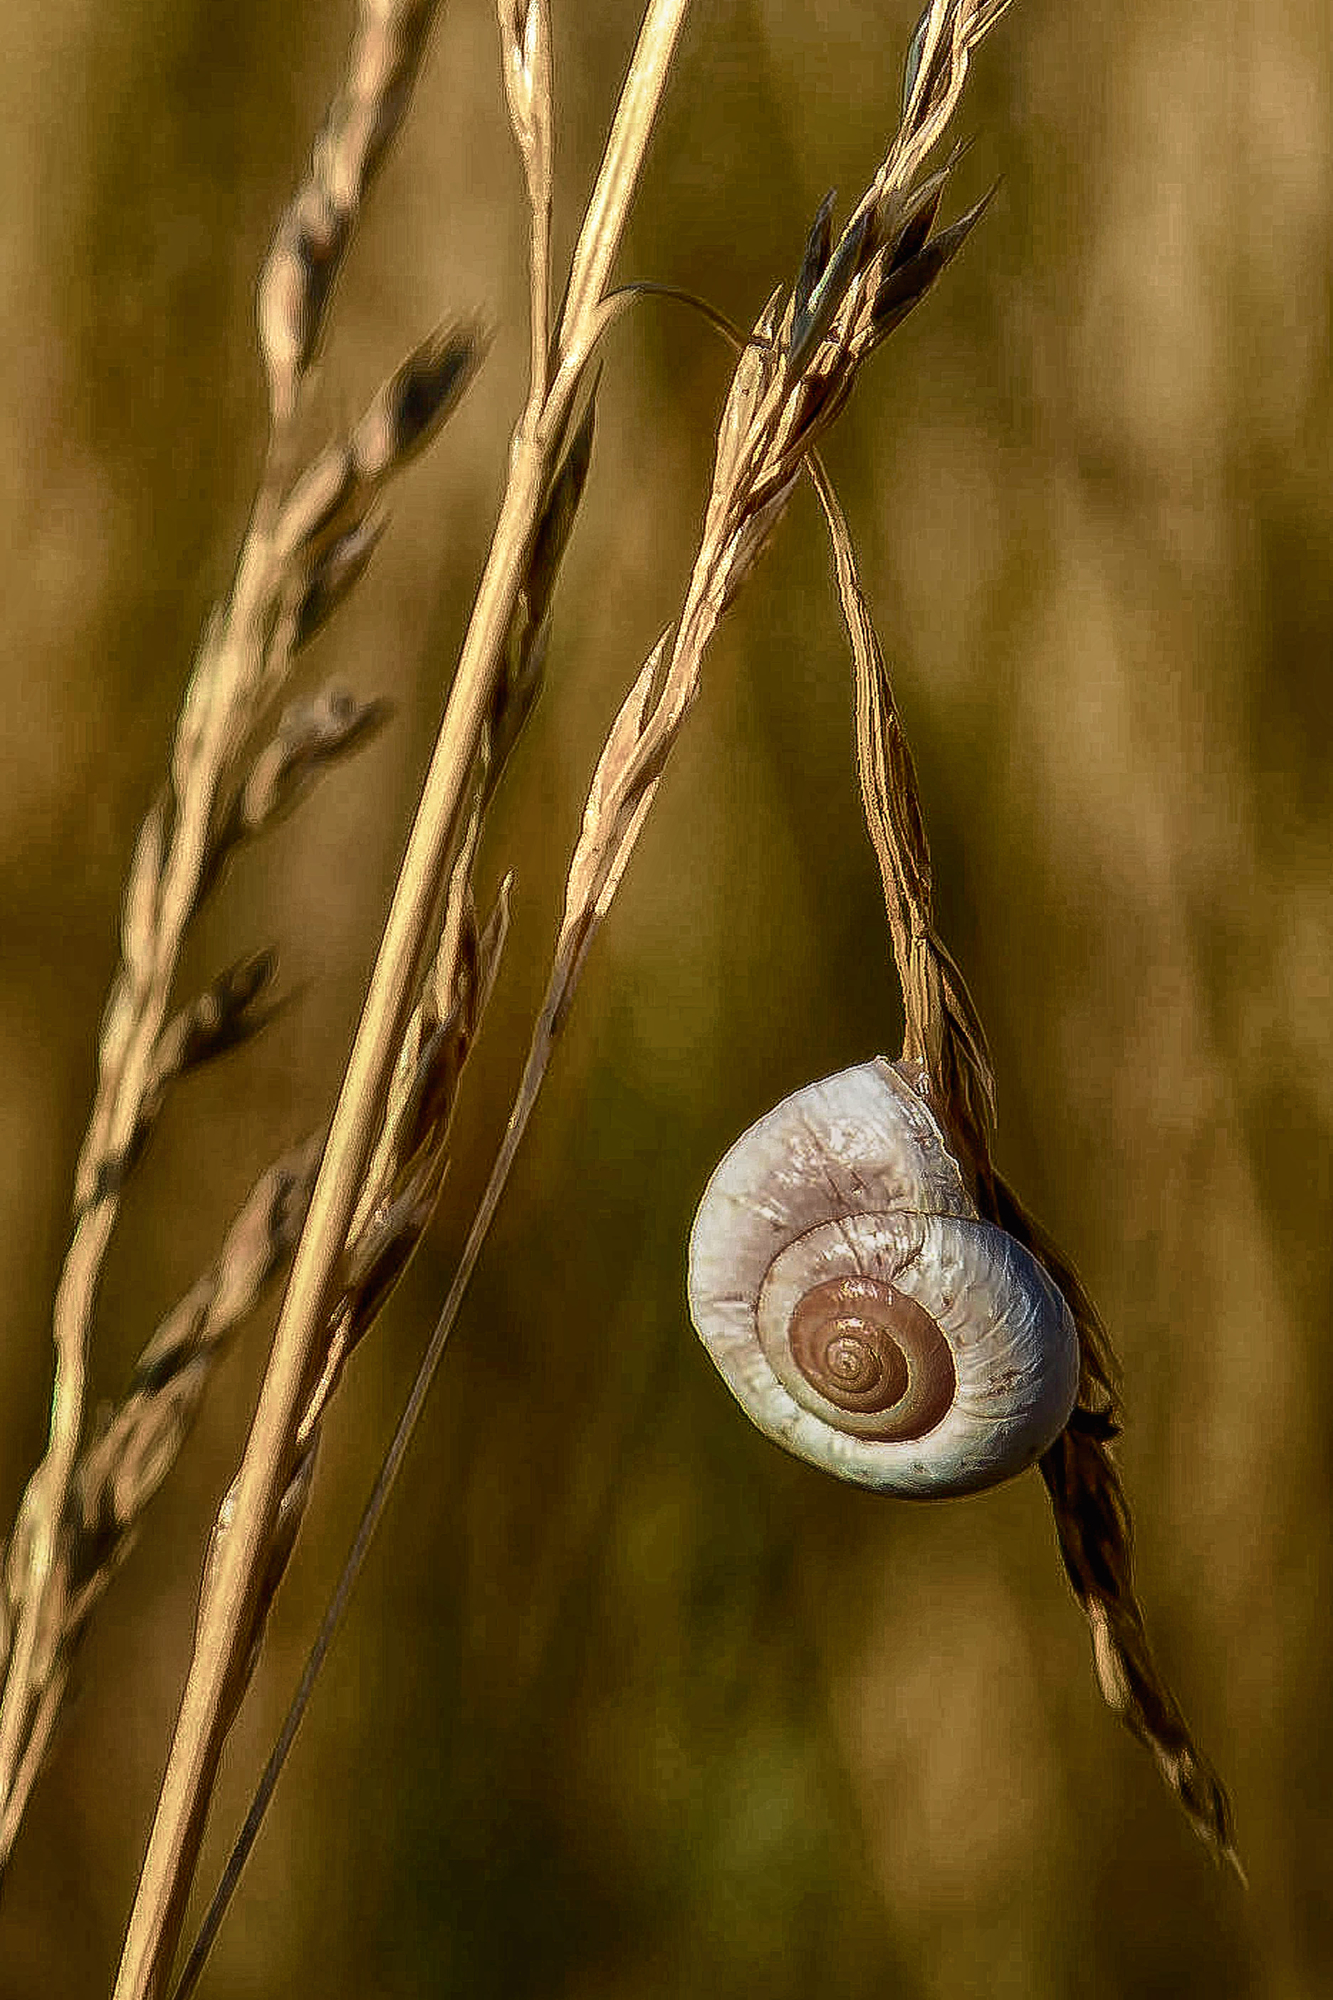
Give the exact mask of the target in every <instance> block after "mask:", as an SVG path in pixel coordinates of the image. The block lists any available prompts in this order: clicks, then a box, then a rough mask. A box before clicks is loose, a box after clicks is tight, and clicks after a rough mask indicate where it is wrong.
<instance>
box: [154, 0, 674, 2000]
mask: <svg viewBox="0 0 1333 2000" xmlns="http://www.w3.org/2000/svg"><path fill="white" fill-rule="evenodd" d="M685 13H686V0H651V4H650V5H649V6H648V9H647V11H646V13H645V16H644V20H643V24H642V27H641V29H640V33H639V38H638V42H637V44H636V48H635V52H634V56H633V58H632V61H631V65H630V71H629V75H628V77H627V79H626V83H625V86H624V89H623V91H622V94H621V99H620V103H619V106H618V108H617V113H616V117H615V120H614V121H613V125H612V131H611V137H610V139H609V141H608V144H607V150H606V154H605V157H604V160H603V164H602V169H601V171H600V173H599V176H598V183H597V187H596V189H595V191H594V196H593V201H592V203H591V205H590V209H589V213H588V217H587V218H586V219H585V225H584V229H583V231H582V233H581V235H580V239H579V244H578V246H577V248H576V251H575V256H574V263H573V266H572V271H571V281H570V287H569V291H568V293H567V295H566V304H565V310H564V313H563V315H562V318H561V326H560V332H559V336H558V350H559V354H558V363H557V366H556V368H555V370H554V373H553V377H552V381H551V384H550V387H549V390H548V391H547V393H546V394H545V395H544V397H543V396H540V394H539V388H538V384H537V383H535V382H534V384H533V385H532V388H531V391H530V395H529V401H528V407H527V409H526V411H525V413H524V416H523V419H522V420H521V422H520V424H519V427H518V431H517V432H516V435H515V439H514V447H513V451H512V454H511V460H510V476H509V482H508V486H507V489H506V493H505V497H504V500H503V502H502V505H501V509H500V517H499V521H498V524H497V527H496V530H495V535H494V539H493V541H492V546H491V552H490V556H489V558H488V560H487V563H486V566H485V570H484V573H483V576H482V579H481V583H480V585H479V588H478V592H477V598H476V602H475V604H474V607H473V614H472V618H471V621H470V624H469V627H468V632H467V635H466V637H465V639H464V643H463V648H462V652H461V655H460V658H459V664H458V669H457V673H456V675H455V679H454V684H453V689H452V691H451V694H450V698H449V703H448V706H447V708H446V711H445V716H444V720H443V722H442V724H441V729H440V734H439V737H438V740H437V743H436V747H435V752H434V755H433V757H432V760H431V765H430V769H429V771H428V773H427V777H426V782H425V787H424V789H423V793H422V798H421V803H420V806H419V808H418V812H417V816H416V820H415V822H414V825H413V829H412V833H411V836H410V838H409V842H408V848H407V853H406V856H405V858H404V863H403V868H402V872H401V874H400V877H399V882H398V887H397V889H396V891H395V894H394V897H393V902H392V905H391V908H390V911H389V916H388V920H387V923H386V927H385V933H384V938H383V941H382V943H381V947H380V952H379V956H378V958H377V960H376V964H375V969H374V972H373V973H372V976H371V981H370V987H369V991H368V994H367V998H366V1003H365V1007H364V1010H363V1013H362V1018H361V1023H360V1026H359V1028H358V1031H357V1035H356V1040H355V1043H354V1046H353V1049H352V1053H351V1057H350V1060H349V1063H348V1067H347V1072H346V1075H345V1078H344V1084H343V1089H342V1091H341V1093H340V1096H339V1100H338V1104H337V1106H336V1107H335V1110H334V1114H333V1122H332V1126H331V1129H330V1134H329V1141H328V1145H327V1148H326V1151H325V1156H324V1160H323V1163H322V1165H321V1169H320V1173H319V1176H318V1179H317V1181H316V1186H315V1191H314V1195H313V1198H312V1201H311V1206H310V1214H309V1218H308V1221H307V1225H306V1229H305V1231H304V1233H303V1236H302V1239H301V1242H300V1244H299V1245H298V1247H297V1252H296V1256H295V1259H294V1263H293V1269H292V1276H291V1281H290V1284H289V1286H288V1291H287V1296H286V1299H285V1301H284V1305H283V1309H282V1313H281V1315H280V1318H279V1323H278V1328H277V1332H276V1334H275V1337H274V1344H273V1352H272V1356H271V1359H270V1365H269V1368H268V1371H267V1374H266V1376H265V1379H264V1384H263V1387H262V1389H261V1392H260V1397H259V1404H258V1408H257V1410H256V1414H255V1419H254V1424H253V1427H252V1430H251V1434H250V1439H249V1442H248V1444H247V1447H246V1452H245V1456H244V1459H243V1461H242V1465H241V1469H240V1472H239V1474H238V1477H237V1482H236V1485H235V1488H234V1507H233V1511H232V1514H231V1518H230V1520H229V1522H228V1525H227V1529H226V1533H225V1535H224V1536H223V1537H222V1538H221V1541H220V1545H219V1549H218V1552H217V1560H216V1567H215V1571H214V1574H213V1577H212V1581H211V1584H210V1588H209V1590H208V1592H207V1594H206V1598H205V1601H204V1602H203V1604H202V1606H201V1613H200V1628H199V1633H198V1639H197V1643H196V1647H195V1652H194V1657H193V1660H192V1663H191V1668H190V1674H189V1678H188V1680H187V1683H186V1688H185V1693H184V1696H183V1699H182V1705H181V1713H180V1718H179V1721H178V1724H177V1730H176V1736H175V1740H174V1742H173V1746H172V1751H171V1755H170V1758H169V1761H168V1765H167V1771H166V1776H165V1778H164V1780H163V1787H162V1794H161V1798H160V1800H159V1806H158V1812H157V1815H156V1818H155V1820H154V1825H153V1830H152V1833H151V1835H150V1839H149V1848H148V1854H147V1857H146V1859H145V1863H144V1869H143V1874H142V1876H141V1879H140V1887H139V1894H138V1896H137V1898H136V1902H135V1908H134V1912H133V1914H132V1916H131V1920H130V1927H129V1934H128V1937H127V1940H126V1946H125V1953H124V1956H123V1959H122V1963H121V1968H120V1973H119V1976H118V1979H117V1983H116V1994H117V2000H129V1996H131V1995H134V1996H136V2000H137V1996H144V1995H149V1994H155V1993H159V1992H161V1990H162V1988H163V1984H164V1982H165V1980H166V1977H167V1975H168V1972H169V1968H170V1964H171V1960H172V1958H173V1956H174V1951H175V1945H176V1940H177V1936H178V1933H179V1927H180V1921H181V1915H182V1912H183V1908H184V1903H185V1899H186V1897H187V1895H188V1893H189V1885H190V1882H191V1880H192V1877H193V1873H194V1868H195V1864H196V1860H197V1854H198V1845H199V1840H200V1838H201V1835H202V1830H203V1824H204V1819H205V1816H206V1813H207V1806H208V1799H209V1795H210V1793H211V1790H212V1785H213V1779H214V1775H215V1773H216V1769H217V1763H218V1759H219V1757H220V1755H221V1749H222V1743H223V1739H224V1737H225V1735H226V1731H227V1727H228V1724H229V1720H230V1714H231V1704H232V1700H233V1695H234V1690H235V1688H236V1686H237V1682H238V1678H239V1677H240V1675H241V1673H242V1670H243V1664H244V1658H245V1655H246V1653H247V1651H248V1648H249V1645H250V1643H251V1635H252V1633H253V1631H254V1629H255V1623H256V1613H257V1609H258V1607H259V1604H260V1602H261V1600H262V1597H263V1592H264V1580H265V1576H266V1573H267V1569H268V1563H269V1550H270V1548H271V1545H272V1543H273V1539H274V1535H275V1532H276V1530H277V1527H278V1520H279V1511H280V1508H281V1505H282V1497H283V1494H284V1492H285V1491H286V1490H287V1486H288V1483H289V1481H290V1479H291V1477H292V1472H293V1466H294V1456H293V1454H294V1451H295V1447H296V1438H297V1433H298V1431H299V1429H300V1425H301V1419H302V1414H303V1409H304V1403H305V1398H306V1396H307V1394H308V1390H309V1384H310V1382H311V1380H312V1378H313V1377H314V1376H316V1375H317V1374H318V1372H319V1370H318V1355H319V1349H320V1342H321V1334H322V1329H323V1328H324V1326H325V1325H326V1323H327V1320H328V1316H329V1312H330V1309H331V1307H332V1304H333V1300H334V1296H335V1292H336V1288H337V1283H338V1271H339V1266H340V1263H341V1260H342V1257H343V1254H344V1249H345V1245H346V1242H347V1235H348V1229H349V1226H350V1224H351V1221H352V1217H353V1214H354V1213H355V1210H356V1206H357V1203H358V1200H359V1197H360V1188H361V1183H362V1180H363V1176H364V1172H365V1168H366V1165H367V1163H368V1160H369V1157H370V1154H371V1150H372V1148H373V1146H374V1143H375V1140H376V1136H377V1133H378V1130H379V1128H380V1125H381V1121H382V1114H383V1108H384V1103H385V1100H386V1096H387V1091H388V1087H389V1083H390V1078H391V1072H392V1069H393V1065H394V1063H395V1061H396V1059H397V1056H398V1053H399V1049H400V1046H401V1038H402V1030H403V1027H404V1025H405V1021H406V1016H407V1013H408V1009H409V1006H410V1001H411V994H412V991H413V987H414V984H415V981H416V977H417V969H418V966H419V964H420V961H421V958H422V955H423V951H424V948H425V942H426V936H427V932H428V929H429V925H430V921H431V915H432V912H433V910H434V909H435V907H436V906H437V903H438V899H439V896H440V893H441V890H442V887H443V885H444V883H445V882H446V881H447V879H448V877H449V874H450V872H451V870H452V868H453V866H454V864H455V862H456V861H457V858H458V855H459V853H460V851H461V850H462V847H463V843H464V837H465V831H466V822H467V816H468V813H469V811H470V801H471V797H472V793H473V790H474V786H475V784H476V782H477V775H476V774H477V772H478V769H479V764H480V760H482V759H483V758H484V757H485V755H486V750H487V739H488V735H489V730H490V723H491V719H492V716H493V714H494V707H495V700H496V694H497V690H498V689H499V688H500V687H501V686H502V685H503V683H504V679H505V673H506V649H507V642H508V638H509V634H510V632H511V629H512V626H513V620H514V615H515V610H516V607H517V605H518V602H519V599H520V596H521V594H522V592H523V589H524V585H525V582H526V580H527V577H528V573H529V568H530V563H531V558H532V556H533V552H534V547H535V545H536V542H537V538H538V533H539V529H540V526H541V523H542V521H543V518H544V516H545V513H546V509H547V506H548V503H549V500H550V497H551V489H552V485H553V482H554V481H555V479H556V475H557V472H558V468H559V467H560V465H561V462H562V460H563V459H564V457H565V454H566V449H567V444H568V432H569V427H570V420H571V417H572V415H573V411H574V405H575V402H576V399H577V396H578V393H579V390H580V388H581V387H582V386H583V385H584V377H585V374H586V370H587V365H588V362H589V359H590V357H591V354H592V351H593V347H594V344H595V339H596V333H597V326H596V311H597V308H598V307H599V305H600V302H601V296H602V291H603V289H604V286H605V282H606V278H607V276H608V274H609V272H610V269H611V266H612V264H613V262H614V259H615V254H616V250H617V248H618V245H619V242H620V238H621V235H622V233H623V230H624V226H625V222H626V220H627V218H628V212H629V206H630V202H631V200H632V196H633V191H634V188H635V186H636V184H637V180H638V174H639V170H640V166H641V164H642V160H643V157H644V154H645V152H646V149H647V144H648V139H649V136H650V133H651V130H652V123H653V119H654V116H655V113H656V110H657V106H658V103H659V101H660V98H661V93H662V90H663V88H664V87H665V81H666V77H667V74H668V73H669V70H670V66H671V60H672V56H673V53H674V49H675V44H676V40H677V37H678V35H679V32H680V29H681V26H682V24H683V21H684V17H685ZM538 81H539V79H537V78H536V76H535V73H534V88H536V86H537V83H538Z"/></svg>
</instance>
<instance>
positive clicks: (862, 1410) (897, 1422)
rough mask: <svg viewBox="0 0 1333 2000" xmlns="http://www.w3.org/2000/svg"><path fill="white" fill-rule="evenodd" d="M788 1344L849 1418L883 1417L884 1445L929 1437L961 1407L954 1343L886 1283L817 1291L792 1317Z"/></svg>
mask: <svg viewBox="0 0 1333 2000" xmlns="http://www.w3.org/2000/svg"><path fill="white" fill-rule="evenodd" d="M788 1338H789V1340H790V1342H791V1351H792V1358H793V1359H794V1360H795V1362H796V1365H797V1367H798V1368H799V1369H800V1371H801V1373H802V1375H803V1376H804V1377H805V1379H806V1381H807V1382H808V1383H809V1384H810V1386H811V1388H812V1389H817V1390H818V1391H819V1394H820V1395H821V1396H823V1397H824V1398H825V1399H826V1400H827V1401H828V1402H830V1403H833V1404H835V1405H836V1407H837V1408H838V1409H840V1410H846V1411H847V1412H848V1414H849V1415H854V1416H877V1415H880V1414H881V1413H882V1414H883V1422H882V1423H879V1424H876V1425H875V1427H874V1435H875V1436H876V1437H880V1438H884V1439H886V1440H893V1439H906V1438H917V1437H924V1436H925V1434H926V1432H927V1431H931V1430H934V1428H935V1426H936V1424H938V1423H939V1422H940V1420H941V1418H943V1417H944V1415H945V1414H946V1412H947V1411H948V1408H949V1405H950V1403H951V1402H952V1401H953V1396H954V1390H955V1387H956V1384H957V1377H956V1374H955V1371H954V1364H953V1355H952V1354H951V1353H950V1351H949V1344H948V1342H947V1341H946V1340H945V1338H944V1336H943V1334H942V1333H941V1332H940V1330H939V1328H938V1327H937V1326H936V1324H935V1322H934V1320H933V1319H932V1318H931V1317H930V1315H929V1313H927V1312H926V1311H925V1310H924V1309H923V1308H922V1307H921V1306H919V1305H918V1304H917V1302H916V1300H915V1299H911V1298H908V1296H907V1294H906V1293H905V1292H900V1291H899V1290H898V1289H897V1287H896V1286H895V1285H891V1284H889V1283H888V1282H887V1281H886V1280H885V1279H883V1278H862V1277H845V1278H830V1279H828V1280H827V1281H826V1282H825V1283H824V1284H822V1285H815V1286H814V1287H813V1288H812V1289H811V1290H810V1291H808V1292H807V1293H806V1294H805V1297H804V1298H803V1299H802V1300H801V1302H800V1304H799V1305H798V1306H797V1308H796V1310H795V1312H794V1313H793V1314H792V1318H791V1325H790V1328H789V1330H788Z"/></svg>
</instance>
